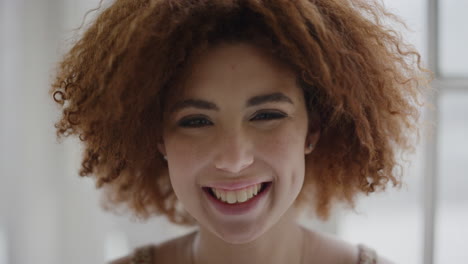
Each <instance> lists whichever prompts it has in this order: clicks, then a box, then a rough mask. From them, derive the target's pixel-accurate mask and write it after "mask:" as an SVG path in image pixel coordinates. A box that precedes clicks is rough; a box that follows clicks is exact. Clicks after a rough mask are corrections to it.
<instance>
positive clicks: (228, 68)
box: [110, 43, 392, 264]
mask: <svg viewBox="0 0 468 264" xmlns="http://www.w3.org/2000/svg"><path fill="white" fill-rule="evenodd" d="M204 55H205V56H203V57H200V58H198V59H197V60H195V63H194V67H193V70H192V72H191V75H190V76H189V78H188V79H187V81H186V82H185V85H184V86H183V87H184V89H183V91H182V92H181V93H180V96H179V97H178V99H177V100H176V101H175V102H172V108H174V107H175V108H174V111H172V112H171V114H170V116H169V118H168V119H167V122H166V123H165V124H164V133H163V138H162V139H161V141H160V143H159V145H158V150H159V151H160V153H161V154H162V155H164V156H167V162H168V168H169V177H170V180H171V184H172V187H173V189H174V191H175V193H176V195H177V197H178V199H179V200H180V201H181V203H182V204H183V206H184V208H185V210H187V211H188V212H189V213H190V214H191V215H192V216H193V217H194V218H195V219H196V220H197V221H198V224H199V228H198V229H197V230H195V231H194V232H192V233H189V234H187V235H184V236H181V237H177V238H174V239H171V240H168V241H165V242H163V243H160V244H158V245H154V250H153V260H154V261H153V263H158V264H166V263H167V264H169V263H170V264H188V263H197V264H199V263H203V264H215V263H216V264H218V263H232V264H234V263H235V264H237V263H245V264H253V263H270V264H284V263H291V264H293V263H296V264H297V263H301V264H305V263H307V264H319V263H320V264H322V263H336V264H355V263H358V250H357V247H356V246H355V245H352V244H349V243H347V242H344V241H342V240H340V239H338V238H336V237H334V236H332V235H328V234H324V233H321V232H317V231H313V230H309V229H306V228H305V227H302V226H301V225H300V224H298V222H297V219H298V216H299V213H300V211H301V210H300V208H298V207H297V206H296V205H295V203H294V202H295V199H296V198H297V196H298V194H299V192H300V190H301V187H302V184H303V182H304V170H305V156H306V155H307V154H309V153H311V152H312V151H313V149H312V148H309V147H308V145H309V144H310V143H312V144H313V145H315V144H316V143H317V141H318V139H319V137H320V134H319V132H318V131H319V130H318V129H312V128H317V127H319V124H316V123H314V124H312V123H313V122H309V120H317V119H315V118H310V116H308V114H307V112H306V106H305V102H304V98H303V95H302V91H301V90H300V88H298V87H297V86H296V83H295V76H294V73H293V72H292V71H290V70H289V69H288V68H287V67H285V66H284V65H282V64H281V63H279V62H278V61H276V60H275V59H274V58H272V57H270V56H268V54H266V53H264V52H263V51H262V50H261V49H258V48H257V47H255V46H253V45H251V44H248V43H237V44H221V45H218V46H216V47H214V48H212V49H211V50H209V51H208V52H207V53H206V54H204ZM278 93H281V94H283V95H284V96H286V97H287V98H289V100H290V102H289V101H287V100H286V101H285V100H283V101H268V102H263V103H261V104H256V105H254V106H248V107H246V104H247V102H248V101H249V99H251V98H252V97H255V96H259V95H265V94H278ZM187 99H189V100H203V101H207V102H209V104H207V103H204V104H202V106H204V107H202V108H200V104H197V105H196V106H194V105H191V104H187V103H185V104H182V106H184V107H180V106H181V104H180V102H183V101H185V100H187ZM192 102H193V101H192ZM170 105H171V104H170ZM207 105H210V106H211V107H210V108H215V109H205V108H206V106H207ZM177 106H179V107H177ZM214 106H215V107H214ZM265 112H267V113H270V115H266V114H261V113H265ZM271 113H276V115H271ZM278 113H282V114H283V116H282V117H279V116H278ZM314 131H316V132H314ZM239 179H261V180H262V181H264V180H267V181H271V182H272V188H271V189H270V191H269V192H268V193H267V195H266V196H265V197H264V198H265V199H264V202H263V203H259V204H258V206H257V207H256V208H255V210H252V211H250V212H249V213H247V214H242V215H234V216H232V215H231V216H226V215H223V214H222V213H220V212H218V211H217V210H216V209H214V208H213V207H211V204H210V201H208V200H207V199H206V193H205V192H204V191H203V190H202V188H201V187H202V186H204V185H206V184H208V183H213V182H221V181H222V182H235V181H237V180H239ZM192 259H193V261H192ZM124 263H133V262H132V256H131V255H129V256H126V257H122V258H120V259H117V260H115V261H113V262H111V263H110V264H124ZM377 263H378V264H390V263H392V262H390V261H388V260H387V259H385V258H382V257H379V258H378V260H377Z"/></svg>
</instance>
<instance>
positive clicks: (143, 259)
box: [130, 244, 377, 264]
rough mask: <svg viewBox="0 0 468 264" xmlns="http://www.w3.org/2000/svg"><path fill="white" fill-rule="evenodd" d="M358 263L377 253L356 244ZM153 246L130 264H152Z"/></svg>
mask: <svg viewBox="0 0 468 264" xmlns="http://www.w3.org/2000/svg"><path fill="white" fill-rule="evenodd" d="M358 250H359V261H358V263H357V264H377V253H376V252H375V250H374V249H371V248H369V247H367V246H365V245H363V244H358ZM152 257H153V246H152V245H146V246H143V247H139V248H136V249H135V251H134V253H133V256H132V261H131V262H130V263H131V264H152V263H153V258H152Z"/></svg>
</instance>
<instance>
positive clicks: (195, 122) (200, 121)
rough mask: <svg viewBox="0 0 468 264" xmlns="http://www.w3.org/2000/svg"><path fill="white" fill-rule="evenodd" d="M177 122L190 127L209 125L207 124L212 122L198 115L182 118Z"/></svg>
mask: <svg viewBox="0 0 468 264" xmlns="http://www.w3.org/2000/svg"><path fill="white" fill-rule="evenodd" d="M177 124H178V125H179V126H181V127H188V128H192V127H204V126H209V125H212V124H213V123H212V122H211V121H210V120H208V119H207V118H205V117H201V116H198V117H186V118H183V119H182V120H180V121H179V122H178V123H177Z"/></svg>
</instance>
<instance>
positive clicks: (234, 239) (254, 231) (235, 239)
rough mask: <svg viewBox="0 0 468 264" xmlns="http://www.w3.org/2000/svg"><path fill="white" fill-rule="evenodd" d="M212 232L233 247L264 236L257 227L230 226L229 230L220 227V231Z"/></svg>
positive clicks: (261, 230)
mask: <svg viewBox="0 0 468 264" xmlns="http://www.w3.org/2000/svg"><path fill="white" fill-rule="evenodd" d="M263 226H264V225H263ZM214 232H215V234H214V235H215V236H217V237H218V238H219V239H221V240H223V241H224V242H226V243H229V244H233V245H239V244H246V243H249V242H252V241H255V240H257V239H258V238H260V237H261V236H262V235H263V234H264V232H265V230H263V229H262V228H259V227H258V226H252V225H240V224H239V225H235V226H232V227H231V228H227V227H226V226H224V227H222V230H217V231H214Z"/></svg>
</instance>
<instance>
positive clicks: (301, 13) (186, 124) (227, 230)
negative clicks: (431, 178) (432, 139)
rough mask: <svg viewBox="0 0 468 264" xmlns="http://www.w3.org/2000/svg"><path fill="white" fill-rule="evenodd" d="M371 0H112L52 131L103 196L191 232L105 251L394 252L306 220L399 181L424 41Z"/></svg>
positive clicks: (265, 255) (245, 256)
mask: <svg viewBox="0 0 468 264" xmlns="http://www.w3.org/2000/svg"><path fill="white" fill-rule="evenodd" d="M384 15H387V16H391V15H389V14H388V13H386V12H385V10H384V9H383V8H382V7H381V6H379V5H378V4H377V3H372V4H370V3H368V2H364V1H342V0H341V1H338V0H326V1H319V0H317V1H312V0H309V1H306V0H295V1H286V0H275V1H260V0H225V1H213V0H211V1H209V0H196V1H193V0H192V1H188V0H187V1H181V0H160V1H150V0H147V1H145V0H140V1H135V0H133V1H132V0H117V1H115V2H114V3H113V4H112V5H110V7H108V8H107V9H105V10H104V11H102V13H101V14H100V15H99V16H98V17H97V18H96V20H95V21H94V22H93V23H92V24H91V25H90V27H89V28H88V29H87V31H86V32H85V33H84V35H83V36H82V37H81V38H80V39H79V40H78V41H77V42H76V43H75V44H74V46H73V47H72V49H71V50H70V51H69V52H68V53H67V54H66V55H65V57H64V58H63V60H62V61H61V64H60V67H59V71H58V73H57V78H56V80H55V82H54V83H53V85H52V89H51V94H52V95H53V96H54V99H55V101H56V102H58V103H59V104H60V106H61V107H62V111H63V116H62V118H61V119H60V120H59V121H58V122H57V124H56V128H57V134H58V136H68V135H72V134H73V135H78V136H79V138H80V139H81V141H82V142H83V144H84V145H85V147H86V151H85V153H84V158H83V162H82V168H81V170H80V175H81V176H85V175H93V177H95V179H96V185H97V187H98V188H103V189H104V191H105V193H106V194H107V195H106V197H107V198H108V203H109V204H108V207H111V206H117V205H119V204H122V203H123V204H125V205H126V206H128V207H129V208H131V209H132V210H133V212H134V213H135V215H137V216H139V217H141V218H144V219H147V218H148V217H150V216H152V215H160V214H164V215H166V216H167V217H168V219H169V220H170V221H172V222H173V223H176V224H181V225H190V226H193V225H196V226H198V228H197V229H196V231H194V232H192V233H190V234H187V235H185V236H182V237H178V238H175V239H172V240H170V241H166V242H164V243H161V244H158V245H148V246H146V247H142V248H139V249H137V250H136V251H135V252H134V254H132V255H129V256H126V257H123V258H121V259H119V260H115V261H114V262H112V263H205V264H210V263H226V262H227V263H310V264H312V263H389V261H388V260H385V259H384V258H382V257H381V256H377V254H376V253H375V251H373V250H372V249H370V248H366V247H364V246H363V245H358V246H355V245H351V244H349V243H347V242H345V241H341V240H339V239H335V238H333V237H331V236H327V235H325V234H322V233H320V232H319V231H314V230H308V229H306V228H304V227H302V226H300V225H299V224H298V223H297V216H298V214H299V213H300V212H301V211H302V210H308V212H310V213H316V214H317V215H318V216H319V217H320V218H321V219H323V220H326V219H327V218H328V217H329V213H330V209H331V206H332V205H334V204H335V203H336V202H340V201H341V202H345V203H348V204H349V205H351V206H354V199H355V197H356V196H357V195H358V194H360V193H364V194H369V193H372V192H374V191H377V190H383V189H385V186H386V185H387V183H388V182H391V183H392V184H393V185H394V186H398V185H400V184H401V179H400V176H401V175H399V174H397V172H396V171H395V170H394V168H395V167H396V166H398V165H399V164H398V163H397V161H396V159H397V156H396V151H397V150H411V149H412V147H413V146H412V142H411V138H410V135H409V134H408V132H411V131H413V130H415V129H416V128H417V126H416V125H417V120H418V114H419V112H418V108H417V104H418V98H419V96H420V92H421V91H420V90H419V87H420V86H421V85H422V84H424V83H425V81H426V79H427V78H426V76H425V75H424V73H425V72H426V71H425V70H424V69H423V68H421V67H420V65H419V59H420V57H419V54H418V53H417V52H415V51H414V50H413V49H412V48H411V47H410V46H408V45H406V44H405V43H403V42H402V40H401V38H400V37H399V36H398V34H396V33H395V32H394V31H391V30H389V29H388V28H386V27H385V26H384V25H383V24H382V23H381V22H380V19H381V17H382V16H384Z"/></svg>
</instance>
